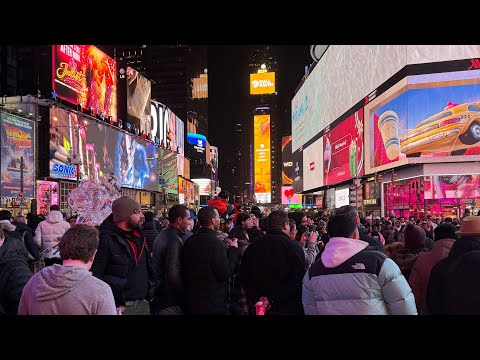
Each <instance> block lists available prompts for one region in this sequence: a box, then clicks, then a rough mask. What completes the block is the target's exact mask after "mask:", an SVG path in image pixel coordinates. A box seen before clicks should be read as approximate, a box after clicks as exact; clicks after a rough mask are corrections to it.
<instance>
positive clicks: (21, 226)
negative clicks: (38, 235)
mask: <svg viewBox="0 0 480 360" xmlns="http://www.w3.org/2000/svg"><path fill="white" fill-rule="evenodd" d="M13 225H15V226H16V227H17V228H16V230H17V231H20V232H24V231H30V232H31V233H32V234H35V231H33V230H32V229H31V228H30V227H29V226H28V225H25V224H21V223H17V222H14V223H13Z"/></svg>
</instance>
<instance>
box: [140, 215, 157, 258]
mask: <svg viewBox="0 0 480 360" xmlns="http://www.w3.org/2000/svg"><path fill="white" fill-rule="evenodd" d="M142 233H143V235H144V236H145V237H146V238H147V246H148V250H149V251H150V252H152V251H153V242H154V241H155V239H156V238H157V236H158V233H159V231H158V230H157V228H156V226H155V222H154V221H148V222H147V221H145V223H144V224H143V229H142Z"/></svg>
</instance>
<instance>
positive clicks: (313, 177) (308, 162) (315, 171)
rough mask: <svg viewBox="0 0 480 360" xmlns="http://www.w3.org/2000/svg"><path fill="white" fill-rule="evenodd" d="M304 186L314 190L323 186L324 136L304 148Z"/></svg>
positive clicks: (305, 188)
mask: <svg viewBox="0 0 480 360" xmlns="http://www.w3.org/2000/svg"><path fill="white" fill-rule="evenodd" d="M302 154H303V188H302V191H304V190H312V189H315V188H317V187H320V186H323V169H324V164H323V161H324V155H323V138H322V137H321V138H320V139H318V140H317V141H315V142H314V143H313V144H311V145H310V146H309V147H307V148H305V149H303V152H302Z"/></svg>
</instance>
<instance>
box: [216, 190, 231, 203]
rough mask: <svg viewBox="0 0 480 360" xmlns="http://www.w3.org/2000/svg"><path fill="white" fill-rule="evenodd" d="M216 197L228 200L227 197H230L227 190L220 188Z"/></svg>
mask: <svg viewBox="0 0 480 360" xmlns="http://www.w3.org/2000/svg"><path fill="white" fill-rule="evenodd" d="M218 197H219V198H221V199H223V200H226V201H228V199H229V198H230V193H229V192H228V191H227V190H222V191H220V192H219V193H218Z"/></svg>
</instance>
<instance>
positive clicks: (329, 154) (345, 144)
mask: <svg viewBox="0 0 480 360" xmlns="http://www.w3.org/2000/svg"><path fill="white" fill-rule="evenodd" d="M323 142H324V147H323V157H324V159H323V173H324V175H323V182H324V185H330V184H335V183H338V182H341V181H345V180H349V179H351V178H354V177H356V176H359V177H361V176H363V109H360V110H359V111H357V112H355V113H354V114H353V115H351V116H349V117H348V118H346V119H345V120H344V121H342V122H341V123H340V124H338V125H337V126H335V127H334V128H333V129H329V130H328V131H327V129H326V130H325V133H324V135H323Z"/></svg>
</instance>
